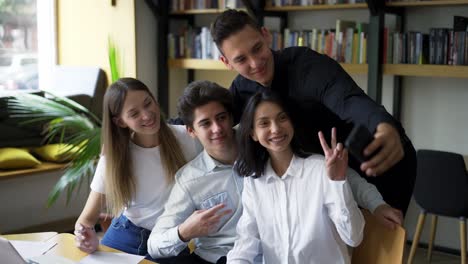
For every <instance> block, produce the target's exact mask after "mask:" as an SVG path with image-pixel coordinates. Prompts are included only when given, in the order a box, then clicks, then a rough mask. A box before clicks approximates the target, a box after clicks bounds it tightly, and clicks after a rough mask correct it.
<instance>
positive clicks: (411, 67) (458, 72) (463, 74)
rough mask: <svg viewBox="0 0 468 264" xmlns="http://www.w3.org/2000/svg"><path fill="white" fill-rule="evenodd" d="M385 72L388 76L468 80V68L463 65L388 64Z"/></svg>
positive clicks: (385, 66)
mask: <svg viewBox="0 0 468 264" xmlns="http://www.w3.org/2000/svg"><path fill="white" fill-rule="evenodd" d="M383 71H384V74H386V75H399V76H427V77H450V78H468V66H461V65H460V66H454V65H429V64H424V65H417V64H386V65H384V69H383Z"/></svg>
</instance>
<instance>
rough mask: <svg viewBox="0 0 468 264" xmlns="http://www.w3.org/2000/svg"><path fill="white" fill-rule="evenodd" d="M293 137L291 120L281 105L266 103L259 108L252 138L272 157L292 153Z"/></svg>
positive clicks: (256, 111)
mask: <svg viewBox="0 0 468 264" xmlns="http://www.w3.org/2000/svg"><path fill="white" fill-rule="evenodd" d="M293 135H294V128H293V126H292V123H291V120H290V119H289V116H288V115H287V114H286V112H284V110H283V109H282V108H281V107H280V106H279V105H277V104H275V103H272V102H268V101H264V102H262V103H260V104H259V105H258V106H257V109H256V110H255V115H254V121H253V129H252V135H251V136H252V139H253V140H254V141H258V142H259V143H260V145H262V146H263V147H265V148H266V149H267V151H268V153H270V155H278V154H283V153H292V149H291V146H290V143H291V140H292V138H293Z"/></svg>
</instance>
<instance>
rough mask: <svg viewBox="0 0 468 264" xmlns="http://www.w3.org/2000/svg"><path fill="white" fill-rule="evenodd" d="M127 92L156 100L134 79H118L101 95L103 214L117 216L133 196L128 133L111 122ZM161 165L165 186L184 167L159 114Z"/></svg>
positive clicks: (169, 129) (180, 154)
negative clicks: (104, 203) (103, 173)
mask: <svg viewBox="0 0 468 264" xmlns="http://www.w3.org/2000/svg"><path fill="white" fill-rule="evenodd" d="M128 91H145V92H147V93H148V94H149V95H150V96H151V98H153V100H154V101H155V102H156V99H155V98H154V96H153V95H152V94H151V92H150V91H149V89H148V87H146V85H145V84H144V83H142V82H141V81H139V80H136V79H134V78H121V79H119V80H117V81H116V82H114V83H113V84H111V85H110V86H109V88H108V89H107V91H106V94H105V95H104V104H103V105H104V109H103V122H102V134H101V142H102V150H103V156H104V158H105V160H106V167H105V176H104V179H105V190H106V208H107V212H108V213H109V214H111V215H113V216H118V215H119V214H120V213H121V212H122V210H123V209H124V207H127V206H129V205H130V202H131V200H132V198H134V195H135V192H136V190H135V188H136V187H135V186H136V183H135V176H134V175H133V164H132V160H131V156H130V148H129V144H130V138H131V131H130V130H129V129H128V128H122V127H120V126H118V125H117V124H115V122H113V118H118V117H119V116H120V114H121V112H122V108H123V105H124V102H125V98H126V96H127V93H128ZM158 137H159V142H160V153H161V162H162V166H163V169H164V172H165V176H166V179H167V181H168V182H169V183H172V182H173V181H174V176H175V173H176V172H177V170H178V169H179V168H180V167H182V166H183V165H184V164H185V163H186V159H185V157H184V154H183V152H182V149H181V147H180V145H179V143H178V141H177V139H176V137H175V136H174V134H173V132H172V130H171V128H170V127H169V126H168V125H167V124H166V120H165V118H164V116H163V115H162V114H161V118H160V129H159V133H158Z"/></svg>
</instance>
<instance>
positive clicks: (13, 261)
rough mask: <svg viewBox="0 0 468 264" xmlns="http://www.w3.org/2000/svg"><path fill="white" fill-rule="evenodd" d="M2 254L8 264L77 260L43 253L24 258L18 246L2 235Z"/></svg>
mask: <svg viewBox="0 0 468 264" xmlns="http://www.w3.org/2000/svg"><path fill="white" fill-rule="evenodd" d="M0 256H1V260H2V263H8V264H45V263H56V264H73V263H75V262H73V261H71V260H69V259H66V258H63V257H60V256H53V255H42V256H37V257H33V258H31V259H24V258H23V257H22V256H21V254H20V253H19V252H18V250H16V248H15V247H14V246H13V245H12V244H11V243H10V241H8V240H7V239H5V238H3V237H0Z"/></svg>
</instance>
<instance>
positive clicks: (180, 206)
mask: <svg viewBox="0 0 468 264" xmlns="http://www.w3.org/2000/svg"><path fill="white" fill-rule="evenodd" d="M242 188H243V178H242V177H239V176H238V175H237V174H234V173H233V170H232V166H231V165H225V164H221V163H220V162H218V161H216V160H214V159H213V158H211V157H210V155H208V153H207V152H206V150H205V151H203V152H202V153H200V154H199V155H198V156H197V157H196V158H195V159H194V160H192V161H190V162H189V163H188V164H186V165H185V166H184V167H182V168H181V169H180V170H179V171H178V172H177V175H176V177H175V184H174V187H173V189H172V192H171V194H170V196H169V198H168V201H167V203H166V206H165V208H164V210H165V211H164V213H163V214H162V215H161V216H160V217H159V219H158V220H157V222H156V225H155V226H154V228H153V231H152V232H151V235H150V237H149V239H148V252H149V253H150V255H151V256H152V257H153V258H160V257H168V256H175V255H178V254H179V253H180V252H181V251H182V250H183V249H184V248H185V247H186V246H187V243H186V242H183V241H182V240H180V238H179V234H178V226H179V225H180V224H181V223H183V222H184V221H185V219H187V218H188V217H189V216H190V215H191V214H192V213H193V212H194V211H195V210H200V209H208V208H211V207H213V206H215V205H217V204H220V203H224V204H225V206H226V207H225V208H223V210H225V209H231V210H232V213H231V214H229V215H226V216H224V217H223V218H222V219H221V223H220V226H219V228H218V231H217V232H215V233H213V234H210V235H208V236H205V237H199V238H196V239H195V245H196V249H195V253H196V254H197V255H198V256H200V257H202V258H203V259H205V260H207V261H209V262H213V263H214V262H216V261H217V260H218V259H219V258H220V257H222V256H226V254H227V253H228V252H229V250H231V249H232V247H233V245H234V241H235V239H236V225H237V222H238V220H239V218H240V216H241V214H242V201H241V194H242Z"/></svg>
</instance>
